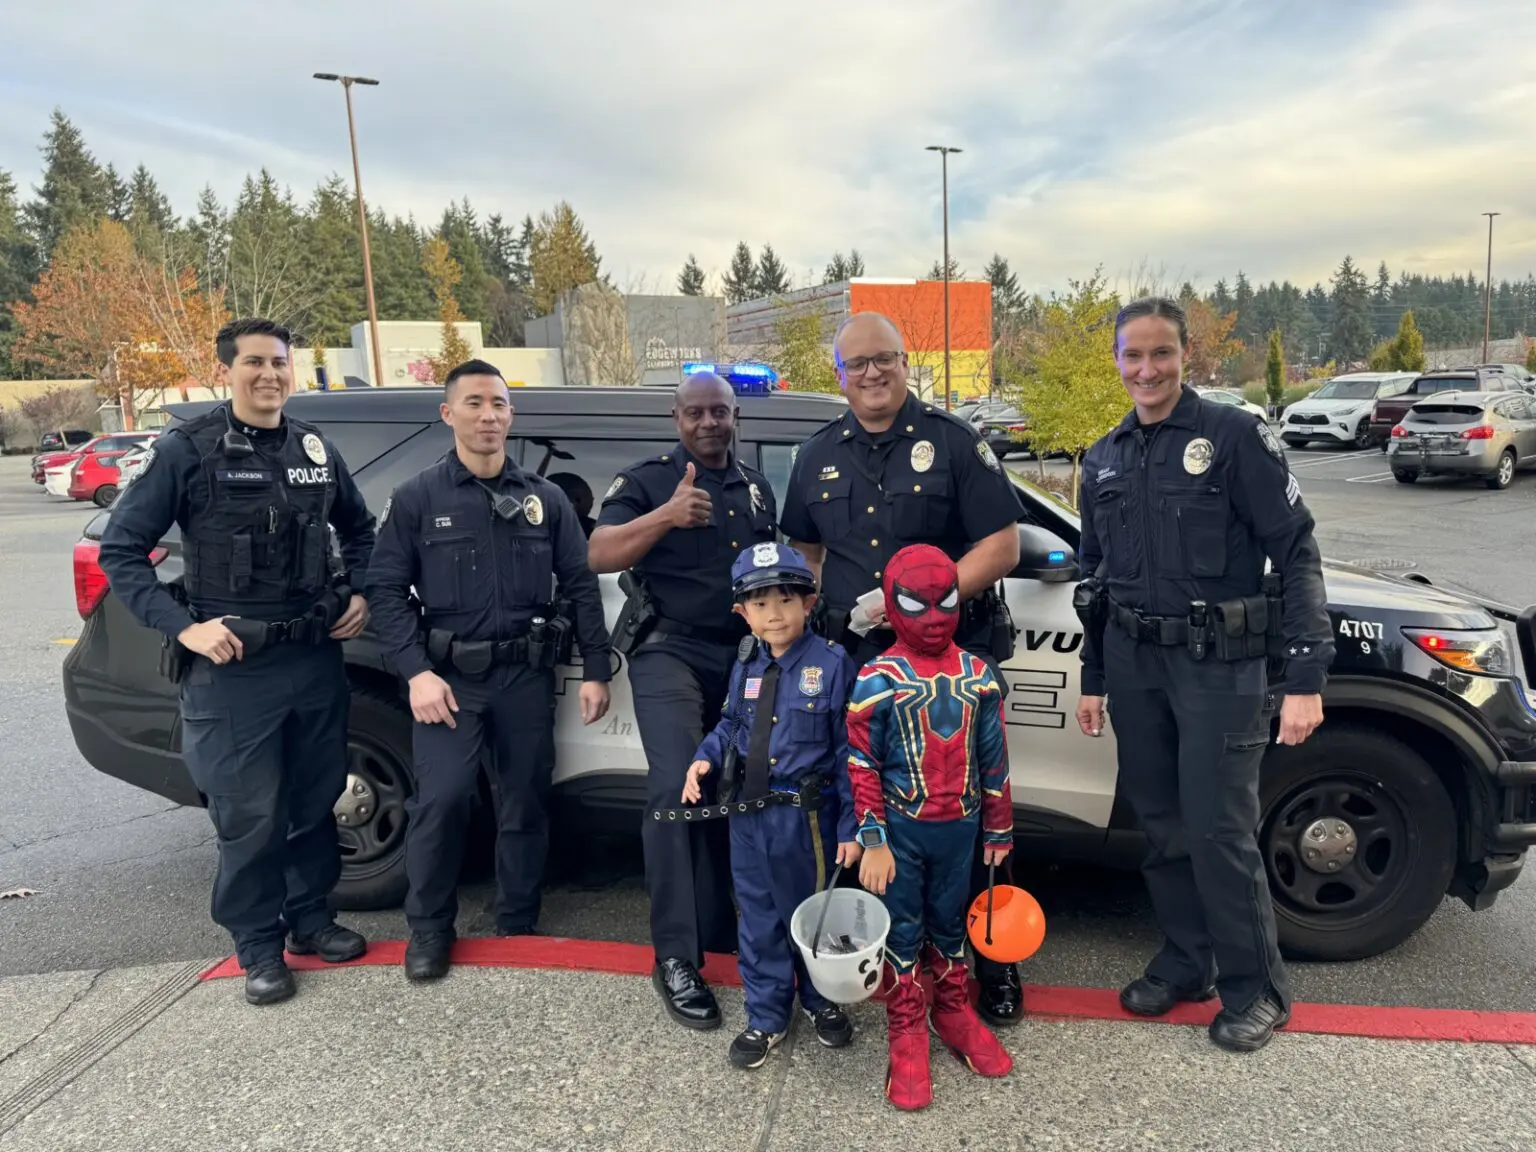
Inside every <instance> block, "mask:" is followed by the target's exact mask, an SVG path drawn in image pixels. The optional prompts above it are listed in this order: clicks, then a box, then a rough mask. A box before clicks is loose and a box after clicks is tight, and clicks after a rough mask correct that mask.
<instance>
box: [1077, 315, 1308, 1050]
mask: <svg viewBox="0 0 1536 1152" xmlns="http://www.w3.org/2000/svg"><path fill="white" fill-rule="evenodd" d="M1188 347H1189V332H1188V328H1187V325H1186V322H1185V318H1184V313H1183V310H1182V309H1181V308H1180V307H1179V306H1178V305H1177V304H1176V303H1174V302H1173V301H1171V300H1164V299H1155V298H1154V299H1144V300H1137V301H1135V302H1134V303H1132V304H1129V305H1127V306H1126V307H1125V308H1123V309H1122V310H1121V312H1120V314H1119V316H1118V317H1117V318H1116V320H1115V360H1116V362H1117V363H1118V365H1119V367H1120V377H1121V380H1122V381H1123V382H1124V384H1125V389H1126V391H1127V392H1128V393H1129V394H1130V397H1131V401H1132V403H1133V404H1134V405H1135V408H1134V410H1133V411H1131V412H1130V413H1129V414H1127V416H1126V417H1125V419H1124V420H1123V421H1121V423H1120V424H1119V426H1118V427H1116V428H1115V429H1114V430H1113V431H1112V432H1110V433H1109V434H1108V435H1106V436H1105V437H1103V438H1102V439H1101V440H1099V441H1098V443H1096V444H1095V445H1094V446H1093V447H1092V448H1090V449H1089V450H1088V454H1087V456H1086V457H1085V458H1084V460H1083V479H1082V492H1081V499H1080V502H1079V510H1080V514H1081V517H1082V540H1081V545H1080V548H1079V560H1080V562H1081V565H1082V569H1083V571H1084V572H1085V573H1093V574H1095V576H1096V577H1097V583H1098V585H1099V587H1100V588H1101V589H1102V593H1101V594H1100V595H1099V596H1098V597H1097V598H1096V604H1095V605H1094V608H1093V609H1092V611H1094V615H1093V617H1092V618H1091V619H1090V620H1089V621H1088V627H1087V628H1086V635H1085V639H1084V644H1083V649H1082V652H1083V672H1082V693H1083V696H1082V700H1081V702H1080V703H1079V704H1078V708H1077V721H1078V724H1079V726H1080V727H1081V728H1082V730H1083V731H1084V732H1085V733H1087V734H1089V735H1091V736H1097V735H1098V734H1099V733H1100V732H1101V731H1102V730H1103V726H1104V716H1105V711H1106V709H1105V696H1106V691H1107V693H1108V698H1109V709H1108V711H1109V714H1110V718H1111V720H1112V721H1113V723H1114V727H1115V739H1116V743H1117V746H1118V752H1119V770H1120V776H1119V778H1120V786H1121V788H1122V789H1123V790H1124V792H1125V795H1126V797H1127V798H1128V799H1129V800H1130V802H1131V805H1132V807H1133V808H1134V809H1135V812H1136V815H1137V817H1138V818H1139V820H1140V822H1141V825H1142V827H1143V829H1145V831H1146V834H1147V839H1148V841H1149V851H1148V855H1147V858H1146V861H1145V863H1144V864H1143V869H1142V871H1143V875H1145V877H1146V881H1147V889H1148V891H1149V893H1150V894H1151V897H1152V905H1153V909H1154V911H1155V913H1156V915H1157V919H1158V923H1159V925H1160V926H1161V928H1162V929H1163V932H1164V934H1165V936H1166V941H1165V943H1164V945H1163V948H1162V950H1161V951H1160V952H1159V953H1158V954H1157V955H1156V956H1155V957H1154V958H1153V960H1152V962H1151V963H1150V964H1149V965H1148V966H1147V970H1146V974H1145V975H1144V976H1142V977H1140V978H1139V979H1137V980H1135V981H1133V982H1132V983H1131V984H1129V985H1128V986H1127V987H1126V988H1124V989H1123V990H1122V991H1121V993H1120V1002H1121V1003H1122V1004H1123V1005H1124V1006H1125V1007H1126V1008H1127V1009H1128V1010H1129V1011H1132V1012H1136V1013H1139V1014H1141V1015H1147V1016H1159V1015H1162V1014H1164V1013H1166V1012H1168V1011H1169V1010H1171V1009H1172V1008H1173V1007H1174V1005H1175V1004H1177V1003H1178V1002H1179V1001H1181V1000H1208V999H1210V998H1211V996H1212V995H1213V994H1216V993H1219V994H1220V996H1221V1002H1222V1011H1221V1012H1220V1014H1219V1015H1217V1017H1216V1019H1215V1021H1214V1022H1213V1023H1212V1024H1211V1029H1210V1035H1211V1039H1212V1040H1213V1041H1215V1042H1216V1043H1217V1044H1219V1045H1221V1046H1222V1047H1225V1048H1229V1049H1232V1050H1234V1051H1253V1050H1254V1049H1257V1048H1261V1047H1263V1046H1264V1045H1265V1044H1266V1043H1268V1042H1269V1039H1270V1037H1271V1035H1272V1034H1273V1031H1274V1029H1276V1028H1278V1027H1280V1026H1282V1025H1283V1024H1284V1023H1285V1022H1286V1021H1287V1020H1288V1019H1289V1018H1290V1007H1291V998H1290V991H1289V988H1288V986H1287V983H1286V977H1285V971H1284V968H1283V966H1282V964H1281V960H1280V952H1279V947H1278V945H1277V943H1276V934H1275V917H1274V909H1273V907H1272V905H1271V902H1270V896H1269V886H1268V881H1267V878H1266V876H1265V871H1264V861H1263V859H1262V858H1261V856H1260V855H1259V849H1258V845H1257V842H1256V829H1257V825H1258V822H1259V794H1258V787H1259V764H1260V761H1261V760H1262V759H1263V756H1264V748H1265V746H1266V745H1267V744H1268V743H1269V740H1270V722H1271V720H1272V718H1273V716H1274V709H1275V703H1276V701H1277V700H1279V701H1280V705H1279V711H1280V724H1279V734H1278V739H1279V742H1280V743H1282V744H1300V743H1301V742H1302V741H1304V740H1305V739H1306V738H1307V737H1308V736H1309V735H1311V733H1312V732H1313V730H1314V729H1316V728H1317V726H1318V725H1319V724H1320V723H1322V719H1323V706H1322V695H1321V693H1322V689H1323V684H1324V681H1325V679H1326V677H1327V671H1328V665H1329V662H1330V661H1331V660H1332V657H1333V640H1332V630H1331V626H1330V622H1329V619H1328V612H1327V607H1326V598H1325V590H1324V587H1323V573H1322V562H1321V558H1320V556H1319V554H1318V548H1317V542H1316V541H1315V540H1314V539H1313V531H1312V529H1313V520H1312V514H1311V513H1310V512H1309V511H1308V510H1307V506H1306V505H1305V504H1304V503H1303V502H1302V500H1301V490H1300V488H1299V487H1298V486H1297V483H1296V480H1295V478H1294V477H1293V476H1292V475H1291V474H1290V470H1289V468H1288V467H1287V466H1286V462H1285V455H1284V452H1283V450H1282V449H1281V447H1280V444H1279V442H1278V441H1277V440H1276V439H1275V436H1274V433H1272V432H1271V431H1270V429H1269V426H1268V425H1267V424H1265V423H1264V422H1262V421H1260V420H1256V419H1255V418H1254V417H1252V416H1251V415H1249V414H1247V413H1245V412H1243V411H1242V410H1241V409H1238V408H1231V407H1224V406H1221V405H1217V404H1210V403H1206V402H1205V401H1203V400H1201V399H1200V396H1199V394H1198V393H1196V392H1195V391H1194V390H1193V389H1192V388H1188V387H1186V386H1185V385H1184V383H1183V366H1184V364H1183V358H1184V353H1185V351H1186V350H1187V349H1188ZM1266 557H1267V558H1268V559H1269V561H1270V562H1271V565H1272V568H1273V575H1274V576H1276V577H1278V584H1279V585H1280V588H1279V589H1276V588H1274V587H1273V586H1272V584H1271V581H1270V580H1268V579H1267V578H1266V577H1265V575H1264V562H1265V559H1266ZM1093 580H1094V577H1090V581H1088V582H1085V583H1089V587H1090V588H1092V586H1093V585H1092V583H1090V582H1091V581H1093ZM1267 584H1269V585H1271V586H1269V587H1266V585H1267ZM1282 596H1283V600H1282ZM1085 599H1086V597H1085ZM1100 633H1102V634H1100ZM1282 663H1283V664H1284V667H1285V672H1284V681H1283V683H1275V682H1272V681H1271V678H1270V677H1271V672H1272V671H1274V670H1275V669H1278V668H1279V667H1280V666H1281V664H1282ZM1213 967H1214V969H1215V972H1216V973H1219V975H1217V976H1216V979H1215V985H1214V988H1213V987H1212V976H1213V971H1212V970H1213Z"/></svg>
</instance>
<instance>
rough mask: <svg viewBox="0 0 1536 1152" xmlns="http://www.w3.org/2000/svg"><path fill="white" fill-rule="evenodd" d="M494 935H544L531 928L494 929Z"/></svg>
mask: <svg viewBox="0 0 1536 1152" xmlns="http://www.w3.org/2000/svg"><path fill="white" fill-rule="evenodd" d="M496 935H498V936H542V935H544V933H542V932H540V931H539V930H538V929H537V928H531V927H529V928H498V929H496Z"/></svg>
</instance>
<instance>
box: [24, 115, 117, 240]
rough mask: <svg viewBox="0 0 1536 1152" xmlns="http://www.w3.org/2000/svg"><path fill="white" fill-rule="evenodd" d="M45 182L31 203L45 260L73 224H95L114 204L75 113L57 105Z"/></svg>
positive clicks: (29, 216) (31, 220)
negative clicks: (70, 115)
mask: <svg viewBox="0 0 1536 1152" xmlns="http://www.w3.org/2000/svg"><path fill="white" fill-rule="evenodd" d="M42 153H43V183H42V186H41V187H37V188H34V189H33V191H34V192H36V193H37V199H36V200H34V201H32V202H31V203H30V204H28V205H27V206H26V208H25V210H24V211H25V216H26V222H27V228H28V230H29V231H30V232H31V233H32V238H33V240H34V241H35V242H36V244H37V249H38V254H39V257H40V258H41V260H42V262H43V263H45V264H46V263H47V261H48V258H49V257H50V256H52V255H53V248H54V245H56V244H57V243H58V242H59V237H61V236H63V235H64V233H65V232H67V231H69V230H70V229H71V228H74V227H77V226H80V225H92V224H95V222H96V221H97V220H99V219H100V218H101V217H103V216H105V215H106V214H107V210H108V209H109V208H110V207H111V191H110V189H109V187H108V182H107V176H106V173H105V172H103V171H102V169H101V166H100V165H99V164H97V163H96V158H95V157H94V156H92V155H91V153H90V152H89V151H88V150H87V149H86V147H85V138H84V137H83V136H82V135H81V134H80V130H79V129H78V128H76V127H75V126H74V124H73V123H71V122H70V120H69V118H68V117H67V116H65V115H64V113H63V112H61V111H59V110H58V109H54V112H53V117H52V121H51V126H50V127H49V129H48V132H47V134H46V135H45V136H44V137H43V147H42Z"/></svg>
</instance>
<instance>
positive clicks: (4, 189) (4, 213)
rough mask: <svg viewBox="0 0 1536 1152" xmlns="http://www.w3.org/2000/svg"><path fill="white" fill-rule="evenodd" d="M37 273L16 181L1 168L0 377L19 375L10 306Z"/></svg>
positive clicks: (24, 293)
mask: <svg viewBox="0 0 1536 1152" xmlns="http://www.w3.org/2000/svg"><path fill="white" fill-rule="evenodd" d="M37 273H38V267H37V251H36V249H35V248H34V247H33V244H32V239H31V237H29V236H28V235H27V233H26V229H25V228H24V227H23V225H22V217H21V203H20V201H19V199H18V198H17V195H16V182H15V181H14V180H13V179H12V178H11V175H10V173H8V172H5V171H3V170H0V379H11V378H12V377H14V376H17V375H19V374H20V367H21V366H20V365H19V364H14V363H12V361H11V345H12V344H13V343H15V340H16V333H17V330H18V329H17V324H16V317H15V316H14V315H12V313H11V305H12V304H15V303H17V302H19V301H24V300H26V299H27V298H28V297H29V296H30V294H31V287H32V283H33V281H34V280H35V279H36V277H37Z"/></svg>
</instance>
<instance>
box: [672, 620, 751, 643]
mask: <svg viewBox="0 0 1536 1152" xmlns="http://www.w3.org/2000/svg"><path fill="white" fill-rule="evenodd" d="M651 635H652V636H660V635H667V636H682V637H684V638H685V639H688V640H704V641H707V642H708V643H710V644H730V645H732V646H734V645H735V644H736V643H737V642H738V641H739V640H740V639H741V637H742V631H741V629H740V628H709V627H706V626H705V625H703V624H684V623H683V622H682V621H681V620H668V619H667V618H666V617H665V616H663V617H661V618H659V619H658V620H657V621H656V623H655V624H654V625H652V627H651Z"/></svg>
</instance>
